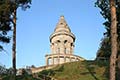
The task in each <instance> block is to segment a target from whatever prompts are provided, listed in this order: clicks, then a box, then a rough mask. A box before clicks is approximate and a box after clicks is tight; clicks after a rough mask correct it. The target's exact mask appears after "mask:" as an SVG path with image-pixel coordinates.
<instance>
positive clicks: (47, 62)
mask: <svg viewBox="0 0 120 80" xmlns="http://www.w3.org/2000/svg"><path fill="white" fill-rule="evenodd" d="M46 65H47V66H48V65H49V59H48V57H46Z"/></svg>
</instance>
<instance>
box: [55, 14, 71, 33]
mask: <svg viewBox="0 0 120 80" xmlns="http://www.w3.org/2000/svg"><path fill="white" fill-rule="evenodd" d="M54 31H55V32H59V31H66V32H71V30H70V28H69V27H68V25H67V23H66V21H65V18H64V16H60V20H59V22H58V23H57V25H56V28H55V30H54Z"/></svg>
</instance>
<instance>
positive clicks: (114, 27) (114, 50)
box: [109, 0, 117, 80]
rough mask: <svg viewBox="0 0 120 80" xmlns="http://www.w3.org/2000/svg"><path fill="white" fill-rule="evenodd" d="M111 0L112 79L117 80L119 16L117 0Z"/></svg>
mask: <svg viewBox="0 0 120 80" xmlns="http://www.w3.org/2000/svg"><path fill="white" fill-rule="evenodd" d="M109 1H110V10H111V11H110V13H111V56H110V80H116V77H115V76H116V55H117V18H116V7H115V0H109Z"/></svg>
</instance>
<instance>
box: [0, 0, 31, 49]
mask: <svg viewBox="0 0 120 80" xmlns="http://www.w3.org/2000/svg"><path fill="white" fill-rule="evenodd" d="M30 4H31V0H0V42H1V44H0V50H3V46H2V43H9V42H10V36H9V35H8V32H9V31H12V28H13V24H14V23H13V12H14V10H15V9H17V8H18V7H21V8H22V10H26V9H27V8H30Z"/></svg>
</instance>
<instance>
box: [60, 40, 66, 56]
mask: <svg viewBox="0 0 120 80" xmlns="http://www.w3.org/2000/svg"><path fill="white" fill-rule="evenodd" d="M59 47H60V54H64V51H65V50H64V42H61V43H60V46H59Z"/></svg>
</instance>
